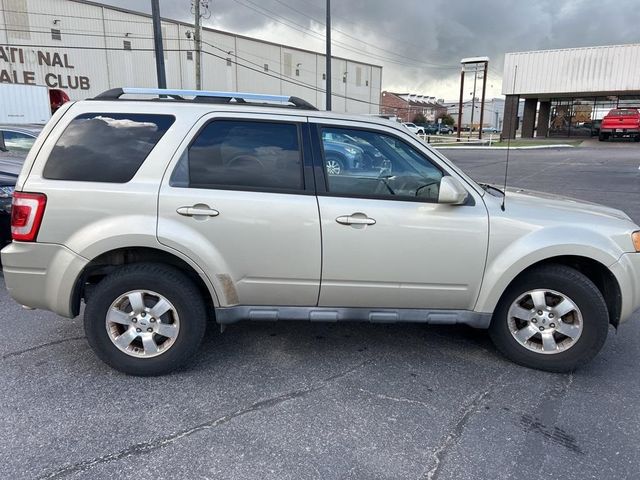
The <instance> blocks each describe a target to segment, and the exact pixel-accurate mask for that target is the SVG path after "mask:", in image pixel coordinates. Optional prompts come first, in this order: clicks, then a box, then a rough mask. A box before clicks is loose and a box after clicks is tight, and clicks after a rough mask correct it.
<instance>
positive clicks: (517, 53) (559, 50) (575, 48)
mask: <svg viewBox="0 0 640 480" xmlns="http://www.w3.org/2000/svg"><path fill="white" fill-rule="evenodd" d="M614 47H640V43H618V44H613V45H591V46H588V47H568V48H550V49H546V50H525V51H521V52H507V53H505V57H506V56H507V55H522V54H525V53H543V52H567V51H576V50H597V49H600V48H614Z"/></svg>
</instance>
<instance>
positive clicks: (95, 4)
mask: <svg viewBox="0 0 640 480" xmlns="http://www.w3.org/2000/svg"><path fill="white" fill-rule="evenodd" d="M68 1H70V2H76V3H82V4H85V5H91V6H93V7H100V8H106V9H107V10H115V11H117V12H122V13H128V14H130V15H138V16H141V17H146V18H152V17H151V15H150V14H148V13H145V12H138V11H136V10H130V9H128V8H122V7H117V6H114V5H106V4H104V3H99V2H96V1H93V0H68ZM51 15H52V16H55V15H54V14H51ZM160 20H161V21H163V22H167V23H175V24H178V25H184V26H187V27H192V28H194V27H195V26H194V25H193V23H189V22H184V21H182V20H176V19H174V18H167V17H161V18H160ZM202 30H206V31H209V32H213V33H220V34H223V35H232V36H234V37H237V38H242V39H244V40H252V41H254V42H262V43H267V44H269V45H273V46H276V47H281V48H288V49H291V50H297V51H299V52H304V53H312V54H314V55H325V54H324V53H322V52H316V51H314V50H308V49H306V48H299V47H292V46H290V45H286V44H284V43H277V42H272V41H269V40H262V39H260V38H255V37H249V36H247V35H242V34H239V33H233V32H228V31H226V30H219V29H217V28H211V27H205V26H202ZM331 58H333V59H336V60H344V61H346V62H351V63H359V64H361V65H366V66H368V67H375V68H379V69H382V68H383V67H382V65H376V64H374V63H368V62H361V61H360V60H353V59H351V58H345V57H338V56H336V55H331Z"/></svg>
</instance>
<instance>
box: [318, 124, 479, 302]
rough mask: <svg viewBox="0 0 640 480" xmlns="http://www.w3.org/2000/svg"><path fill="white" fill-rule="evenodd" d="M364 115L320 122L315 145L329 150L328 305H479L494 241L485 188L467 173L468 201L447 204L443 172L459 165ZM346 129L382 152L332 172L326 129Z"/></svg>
mask: <svg viewBox="0 0 640 480" xmlns="http://www.w3.org/2000/svg"><path fill="white" fill-rule="evenodd" d="M310 121H312V122H313V120H310ZM360 125H361V124H357V123H355V124H354V123H349V122H341V123H340V124H336V123H335V122H333V123H331V124H329V123H323V122H322V121H317V122H315V125H314V129H316V131H315V132H314V135H313V138H314V141H315V142H317V146H316V148H315V149H314V152H318V153H317V155H316V156H319V157H320V159H321V161H320V162H318V163H317V166H316V184H317V185H318V204H319V209H320V218H321V227H322V249H323V261H322V281H321V287H320V300H319V305H320V306H332V307H368V308H373V307H386V308H429V309H462V310H465V309H471V308H473V305H474V303H475V300H476V298H477V295H478V291H479V288H480V283H481V280H482V275H483V270H484V265H485V259H486V252H487V242H488V214H487V211H486V207H485V205H484V203H483V202H482V198H481V196H480V195H479V194H478V192H477V191H475V189H474V188H472V186H471V185H470V184H469V183H468V182H467V183H464V185H465V187H466V188H467V190H468V197H467V201H466V203H465V204H463V205H456V206H454V205H445V204H438V202H437V201H438V191H439V184H440V181H441V179H442V177H443V176H444V175H452V174H453V175H457V174H456V173H455V172H454V171H451V170H452V169H451V167H449V168H447V166H446V164H444V162H442V161H441V160H438V159H437V158H436V156H435V155H434V154H432V153H430V152H429V150H428V149H426V148H421V147H420V143H419V141H417V140H414V139H412V138H411V135H408V134H405V133H400V132H397V131H396V129H393V128H386V127H382V126H373V124H372V127H371V128H362V127H361V126H360ZM340 133H343V134H348V135H349V136H350V137H352V138H357V139H358V141H360V142H367V143H369V144H370V145H371V146H372V147H375V148H376V149H378V150H379V153H380V155H379V162H378V163H377V164H376V165H374V166H371V167H367V168H362V169H359V170H351V171H349V170H346V171H343V172H341V174H340V175H331V174H328V172H327V171H326V169H324V168H323V167H322V165H323V164H324V161H323V160H322V157H323V147H322V144H323V138H326V137H327V134H340ZM461 180H462V181H463V182H464V180H463V179H461Z"/></svg>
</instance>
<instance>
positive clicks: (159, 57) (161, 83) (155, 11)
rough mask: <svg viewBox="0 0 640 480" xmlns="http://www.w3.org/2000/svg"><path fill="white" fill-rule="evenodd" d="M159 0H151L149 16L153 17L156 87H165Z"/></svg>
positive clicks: (165, 78)
mask: <svg viewBox="0 0 640 480" xmlns="http://www.w3.org/2000/svg"><path fill="white" fill-rule="evenodd" d="M159 2H160V0H151V16H152V17H153V43H154V48H155V52H156V74H157V76H158V88H167V77H166V75H165V72H164V49H163V48H162V25H161V23H160V3H159Z"/></svg>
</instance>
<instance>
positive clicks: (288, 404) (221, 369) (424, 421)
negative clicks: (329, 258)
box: [0, 142, 640, 480]
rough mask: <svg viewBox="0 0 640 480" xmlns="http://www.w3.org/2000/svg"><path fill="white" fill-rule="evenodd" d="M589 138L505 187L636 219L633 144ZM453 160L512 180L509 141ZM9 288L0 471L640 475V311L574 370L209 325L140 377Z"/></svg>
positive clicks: (487, 348)
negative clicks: (163, 367) (174, 361)
mask: <svg viewBox="0 0 640 480" xmlns="http://www.w3.org/2000/svg"><path fill="white" fill-rule="evenodd" d="M587 143H588V145H586V146H584V147H580V148H571V149H568V148H567V149H548V150H514V151H512V152H511V159H510V167H509V178H510V181H509V183H510V184H511V185H513V186H518V187H524V188H530V189H534V190H541V191H547V192H553V193H559V194H565V195H569V196H573V197H577V198H581V199H585V200H590V201H595V202H599V203H603V204H606V205H609V206H613V207H617V208H622V209H624V210H626V211H627V212H628V213H629V214H630V215H631V216H632V217H633V218H634V220H635V221H636V222H640V182H639V180H640V178H639V176H640V170H638V166H639V165H640V147H639V146H638V144H633V143H626V142H620V143H615V144H604V145H603V144H598V142H587ZM445 154H446V155H447V156H448V157H449V158H451V159H452V160H454V161H455V162H456V163H457V164H458V165H459V166H461V167H462V168H463V169H465V170H466V171H467V172H468V173H469V174H470V175H471V176H472V177H474V178H476V179H478V180H480V181H489V182H501V181H502V178H503V174H504V158H505V152H504V151H496V150H460V149H459V150H446V151H445ZM507 208H509V203H508V198H507ZM0 287H1V288H0V311H1V312H2V317H1V318H2V320H1V321H0V338H1V339H2V340H1V341H0V356H1V366H2V368H1V369H0V385H1V387H2V389H1V391H0V417H1V418H2V422H0V457H1V458H2V461H1V462H0V478H7V479H8V478H11V479H22V478H24V479H32V478H36V479H45V478H46V479H58V478H64V479H79V478H105V479H107V478H108V479H112V478H137V479H152V478H153V479H156V478H190V479H191V478H193V479H196V478H197V479H306V478H322V479H333V478H340V479H383V478H384V479H416V480H418V479H424V480H433V479H439V480H445V479H451V480H453V479H456V480H458V479H555V478H558V479H559V478H562V479H566V480H571V479H576V480H585V479H637V478H640V452H639V451H638V445H639V444H640V421H639V418H640V415H639V413H638V411H639V410H640V370H639V369H638V367H637V365H638V361H639V359H640V333H639V332H640V319H639V318H638V317H639V316H638V315H636V316H635V317H634V318H633V319H632V320H630V321H629V322H628V323H627V324H624V325H623V326H622V327H621V328H620V329H619V332H618V333H617V334H616V333H615V332H614V331H613V330H611V331H610V334H609V338H608V341H607V343H606V345H605V347H604V349H603V351H602V352H601V353H600V355H599V356H598V357H596V359H595V360H594V361H593V362H592V363H590V364H589V365H587V366H586V367H584V368H582V369H580V370H578V371H576V372H575V373H573V374H566V375H565V374H562V375H561V374H549V373H543V372H539V371H534V370H528V369H525V368H522V367H518V366H516V365H514V364H512V363H510V362H508V361H507V360H505V359H503V358H502V357H501V356H500V355H499V354H498V353H497V352H496V351H495V350H494V348H493V346H492V345H491V343H490V342H489V339H488V338H487V336H486V335H485V334H484V333H483V332H479V331H474V330H472V329H470V328H453V327H435V326H430V327H427V326H420V325H368V324H342V325H335V324H309V323H279V324H278V323H274V324H257V323H245V324H238V325H234V326H230V327H228V328H227V330H226V331H225V333H224V334H223V335H219V334H217V333H216V332H215V328H211V329H210V331H209V332H208V334H207V337H206V340H205V342H204V345H203V346H202V348H201V351H200V354H199V355H198V357H197V360H196V362H195V364H194V365H192V366H191V367H190V368H189V369H187V370H184V371H180V372H177V373H175V374H172V375H169V376H165V377H159V378H135V377H127V376H125V375H122V374H119V373H117V372H115V371H113V370H111V369H110V368H108V367H107V366H105V365H103V364H102V363H100V362H99V361H98V360H97V359H96V357H95V356H94V355H93V353H92V352H91V351H90V349H89V347H88V345H87V343H86V340H85V339H84V332H83V329H82V322H81V319H75V320H65V319H61V318H58V317H56V316H55V315H53V314H50V313H46V312H39V311H24V310H22V309H21V308H20V306H18V305H17V304H15V303H14V302H13V301H12V300H11V299H10V298H9V297H8V295H7V294H6V292H5V290H4V283H2V284H1V285H0Z"/></svg>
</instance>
